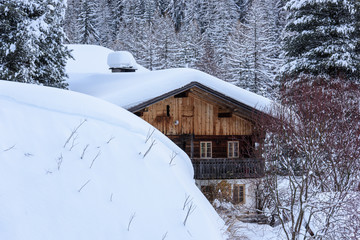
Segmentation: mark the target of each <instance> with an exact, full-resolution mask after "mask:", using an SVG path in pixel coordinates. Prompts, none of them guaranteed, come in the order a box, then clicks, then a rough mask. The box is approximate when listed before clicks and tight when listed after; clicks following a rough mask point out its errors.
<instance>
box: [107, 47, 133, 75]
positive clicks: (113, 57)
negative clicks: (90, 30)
mask: <svg viewBox="0 0 360 240" xmlns="http://www.w3.org/2000/svg"><path fill="white" fill-rule="evenodd" d="M107 64H108V65H109V67H110V69H112V70H114V69H119V70H137V63H136V61H135V58H134V56H133V55H132V54H131V53H130V52H128V51H116V52H111V53H109V55H108V58H107Z"/></svg>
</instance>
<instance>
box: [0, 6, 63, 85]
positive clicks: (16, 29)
mask: <svg viewBox="0 0 360 240" xmlns="http://www.w3.org/2000/svg"><path fill="white" fill-rule="evenodd" d="M0 9H1V10H2V12H3V13H4V14H2V15H1V16H0V19H1V24H0V25H1V28H2V30H1V31H0V41H1V44H0V78H1V79H6V80H10V81H18V82H28V83H36V84H44V85H47V86H54V87H60V88H66V86H67V84H66V83H65V77H66V74H65V61H66V59H67V58H68V57H69V56H70V54H69V51H68V50H67V49H66V48H65V47H64V45H63V41H64V32H63V29H62V21H63V17H64V10H65V5H64V2H63V1H62V0H59V1H58V0H33V1H15V0H10V1H3V2H2V4H1V5H0Z"/></svg>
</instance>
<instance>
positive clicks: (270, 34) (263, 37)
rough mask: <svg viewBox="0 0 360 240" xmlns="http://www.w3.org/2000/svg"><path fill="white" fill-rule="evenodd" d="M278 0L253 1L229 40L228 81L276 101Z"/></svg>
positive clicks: (280, 62)
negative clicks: (242, 21)
mask: <svg viewBox="0 0 360 240" xmlns="http://www.w3.org/2000/svg"><path fill="white" fill-rule="evenodd" d="M277 2H278V1H273V0H270V1H269V0H253V2H252V5H251V6H249V11H248V12H247V14H246V16H245V17H244V23H241V22H240V23H239V26H238V27H237V28H236V29H235V30H234V31H233V33H232V36H231V41H230V49H232V51H231V52H230V55H231V57H230V61H229V64H230V70H229V73H230V74H229V79H231V81H232V82H234V83H235V84H236V85H238V86H240V87H243V88H245V89H248V90H250V91H252V92H255V93H258V94H260V95H263V96H266V97H270V98H276V88H277V87H278V85H279V83H278V80H277V79H278V75H277V73H278V70H279V66H281V64H282V62H283V60H282V57H281V56H280V53H281V51H280V47H279V46H280V34H279V26H276V23H277V18H278V17H277V16H278V13H279V11H280V7H279V5H278V3H277Z"/></svg>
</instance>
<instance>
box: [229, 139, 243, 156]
mask: <svg viewBox="0 0 360 240" xmlns="http://www.w3.org/2000/svg"><path fill="white" fill-rule="evenodd" d="M235 143H236V145H237V152H235V148H234V146H235ZM230 146H232V150H231V151H230ZM235 153H237V155H236V156H235ZM227 156H228V158H239V157H240V153H239V141H228V144H227Z"/></svg>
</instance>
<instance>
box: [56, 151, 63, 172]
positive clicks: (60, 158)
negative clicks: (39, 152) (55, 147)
mask: <svg viewBox="0 0 360 240" xmlns="http://www.w3.org/2000/svg"><path fill="white" fill-rule="evenodd" d="M62 162H63V155H62V153H61V154H60V157H58V159H57V169H58V171H60V167H61V164H62Z"/></svg>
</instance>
